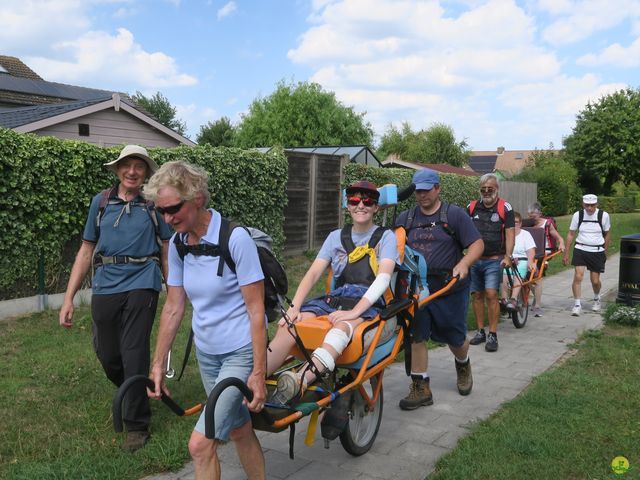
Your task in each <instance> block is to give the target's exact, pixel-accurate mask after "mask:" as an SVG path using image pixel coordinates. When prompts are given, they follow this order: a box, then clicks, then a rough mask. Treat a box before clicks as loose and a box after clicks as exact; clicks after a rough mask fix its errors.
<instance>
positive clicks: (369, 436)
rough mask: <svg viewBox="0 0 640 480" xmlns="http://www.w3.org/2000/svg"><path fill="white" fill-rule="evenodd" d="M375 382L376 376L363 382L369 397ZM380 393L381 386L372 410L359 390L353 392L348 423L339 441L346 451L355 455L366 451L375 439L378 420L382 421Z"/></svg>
mask: <svg viewBox="0 0 640 480" xmlns="http://www.w3.org/2000/svg"><path fill="white" fill-rule="evenodd" d="M377 384H378V377H377V376H376V377H371V379H370V381H369V385H367V384H366V383H365V384H363V385H362V386H363V387H364V389H365V390H366V391H367V394H368V395H369V396H370V397H371V396H373V392H374V391H375V389H376V385H377ZM382 394H383V392H382V386H381V387H380V395H379V396H378V399H377V401H376V403H375V405H374V408H373V411H372V410H371V409H370V408H369V405H367V402H366V400H365V399H364V398H363V397H362V394H361V393H360V391H359V390H358V389H356V390H354V392H353V402H352V406H351V416H350V417H349V423H348V424H347V426H346V428H345V429H344V431H343V432H342V433H341V434H340V443H341V444H342V447H343V448H344V449H345V450H346V451H347V452H348V453H350V454H351V455H353V456H355V457H358V456H360V455H363V454H365V453H367V452H368V451H369V449H370V448H371V447H372V446H373V442H374V441H375V440H376V436H377V435H378V429H379V428H380V422H381V421H382V403H383V395H382Z"/></svg>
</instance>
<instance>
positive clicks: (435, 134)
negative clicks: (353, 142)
mask: <svg viewBox="0 0 640 480" xmlns="http://www.w3.org/2000/svg"><path fill="white" fill-rule="evenodd" d="M377 154H378V156H379V157H380V158H387V157H388V156H389V155H390V154H395V155H397V156H398V157H400V158H401V159H403V160H406V161H408V162H415V163H448V164H449V165H453V166H455V167H462V166H464V165H465V164H466V163H467V161H468V158H469V149H468V145H467V142H466V141H465V140H462V141H460V142H456V138H455V134H454V132H453V129H452V128H451V127H450V126H448V125H445V124H443V123H434V124H433V125H431V127H429V128H428V129H427V130H420V131H418V132H414V131H413V130H412V129H411V125H409V123H407V122H403V123H402V129H401V130H398V129H397V128H396V127H394V126H393V125H390V126H389V127H388V129H387V131H386V133H385V134H384V135H383V136H382V139H381V142H380V148H379V149H378V151H377Z"/></svg>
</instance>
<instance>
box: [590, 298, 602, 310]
mask: <svg viewBox="0 0 640 480" xmlns="http://www.w3.org/2000/svg"><path fill="white" fill-rule="evenodd" d="M601 308H602V305H601V304H600V299H598V300H596V299H594V300H593V306H592V307H591V311H593V312H599V311H600V309H601Z"/></svg>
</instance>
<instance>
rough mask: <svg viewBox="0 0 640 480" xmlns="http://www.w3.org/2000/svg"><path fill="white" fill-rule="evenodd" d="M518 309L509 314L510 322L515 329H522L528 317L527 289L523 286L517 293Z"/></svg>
mask: <svg viewBox="0 0 640 480" xmlns="http://www.w3.org/2000/svg"><path fill="white" fill-rule="evenodd" d="M517 307H518V308H516V309H515V310H514V311H513V312H511V320H513V325H514V326H515V327H516V328H522V327H524V326H525V324H526V323H527V318H528V317H529V287H528V286H526V285H525V286H523V287H522V288H521V289H520V293H518V305H517Z"/></svg>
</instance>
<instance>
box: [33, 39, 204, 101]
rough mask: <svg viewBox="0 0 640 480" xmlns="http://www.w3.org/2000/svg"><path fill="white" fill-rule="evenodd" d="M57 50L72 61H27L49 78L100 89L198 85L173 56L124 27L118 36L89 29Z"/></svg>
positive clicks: (40, 59)
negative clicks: (145, 43) (156, 49)
mask: <svg viewBox="0 0 640 480" xmlns="http://www.w3.org/2000/svg"><path fill="white" fill-rule="evenodd" d="M53 49H54V50H55V51H58V52H59V53H60V54H62V55H64V57H66V58H72V60H53V59H50V58H43V57H30V58H28V59H27V63H28V64H29V65H30V66H31V67H32V68H33V69H34V70H35V71H36V72H38V73H39V74H40V75H41V76H42V77H43V78H45V79H49V80H52V79H55V81H60V82H68V83H76V84H78V83H80V84H84V85H91V86H92V87H96V88H113V89H118V88H121V89H125V90H126V91H129V90H131V89H145V88H164V87H173V86H190V85H195V84H196V83H197V82H198V80H197V79H196V78H195V77H193V76H191V75H187V74H184V73H180V72H179V70H178V67H177V65H176V62H175V60H174V59H173V58H171V57H169V56H168V55H166V54H164V53H162V52H152V53H150V52H147V51H145V50H144V49H143V48H142V46H141V45H140V44H138V43H136V42H135V40H134V37H133V34H132V33H131V32H129V31H128V30H126V29H124V28H120V29H118V33H117V35H115V36H113V35H109V34H108V33H106V32H100V31H96V32H88V33H86V34H84V35H82V36H81V37H79V38H78V39H77V40H71V41H64V42H60V43H58V44H56V45H54V46H53Z"/></svg>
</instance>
